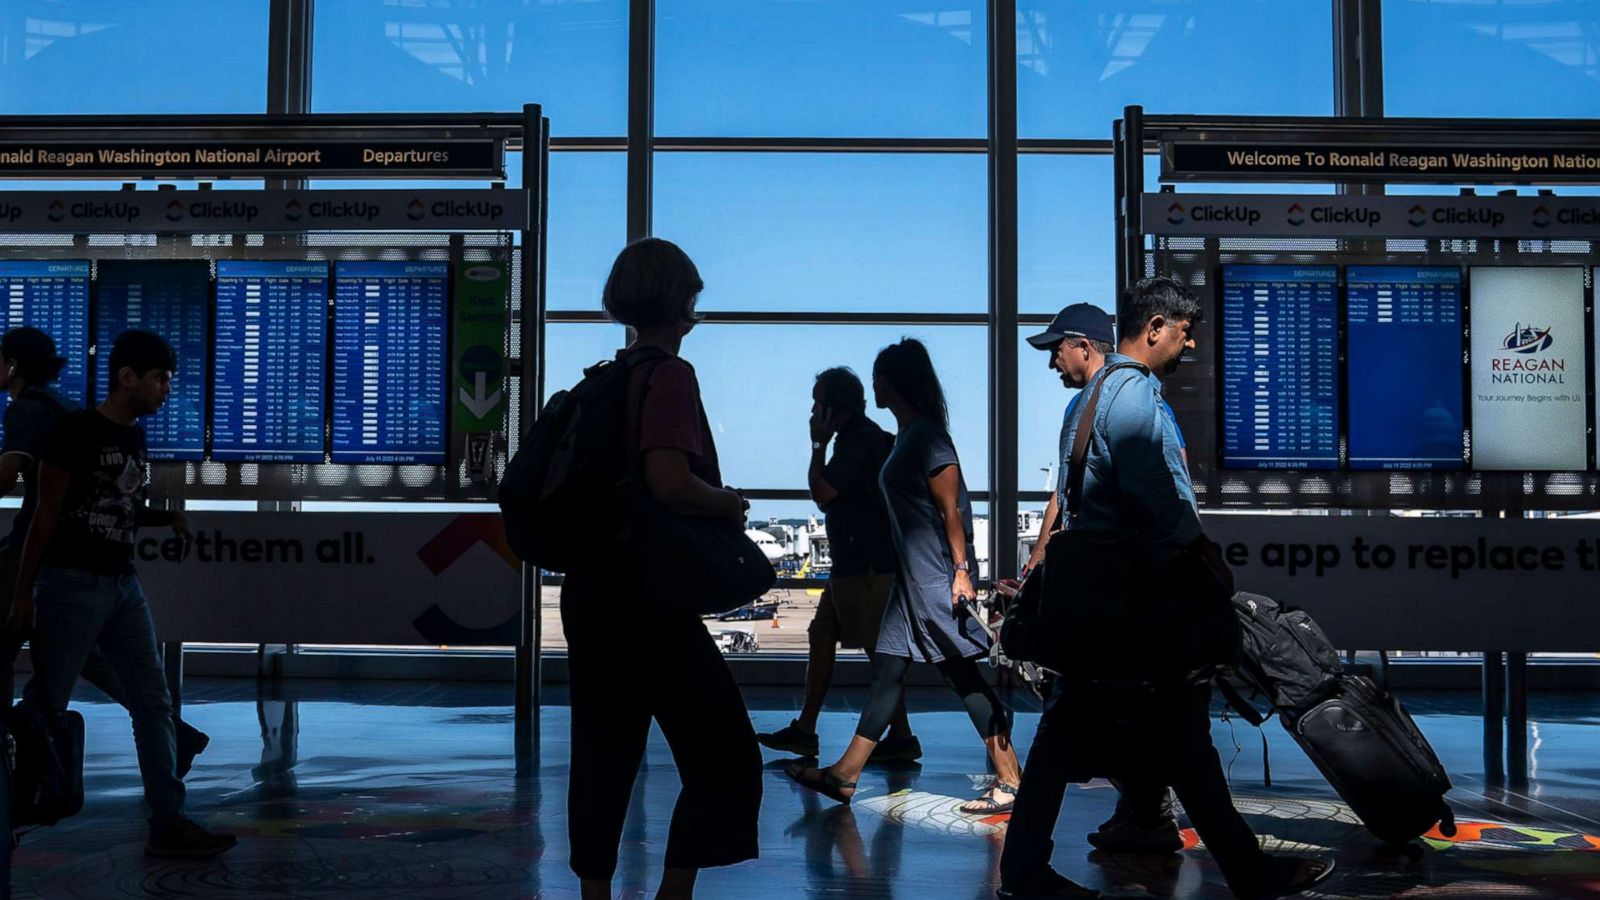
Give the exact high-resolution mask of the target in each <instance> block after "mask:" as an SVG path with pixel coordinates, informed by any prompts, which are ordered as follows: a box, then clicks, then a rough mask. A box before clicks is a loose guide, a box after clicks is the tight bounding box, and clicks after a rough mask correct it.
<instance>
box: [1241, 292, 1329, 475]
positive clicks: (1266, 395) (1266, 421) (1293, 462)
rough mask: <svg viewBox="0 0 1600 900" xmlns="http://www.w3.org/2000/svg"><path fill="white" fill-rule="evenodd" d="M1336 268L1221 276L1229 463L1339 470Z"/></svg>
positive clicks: (1247, 466) (1261, 466)
mask: <svg viewBox="0 0 1600 900" xmlns="http://www.w3.org/2000/svg"><path fill="white" fill-rule="evenodd" d="M1338 285H1339V270H1338V268H1337V267H1335V266H1293V265H1265V266H1254V265H1227V266H1223V267H1222V315H1221V320H1222V321H1221V326H1220V330H1221V333H1222V346H1221V352H1220V356H1221V363H1222V419H1223V421H1222V464H1223V466H1224V467H1226V468H1233V469H1333V468H1337V467H1338V465H1339V371H1338V365H1339V349H1338V337H1339V334H1338V332H1339V322H1338V309H1337V303H1336V295H1337V292H1338Z"/></svg>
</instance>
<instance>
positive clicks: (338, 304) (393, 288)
mask: <svg viewBox="0 0 1600 900" xmlns="http://www.w3.org/2000/svg"><path fill="white" fill-rule="evenodd" d="M449 274H450V267H449V264H447V263H429V262H341V263H337V264H336V265H335V267H334V300H333V311H334V315H333V461H334V462H336V463H426V464H434V465H439V464H443V463H444V462H445V445H446V441H447V432H448V427H447V422H446V413H445V376H446V374H447V371H446V370H447V368H448V362H447V354H448V351H449V345H448V341H447V337H448V335H447V334H446V331H447V328H446V317H447V314H448V309H447V307H448V302H447V299H446V298H447V283H448V279H449Z"/></svg>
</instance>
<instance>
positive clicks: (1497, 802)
mask: <svg viewBox="0 0 1600 900" xmlns="http://www.w3.org/2000/svg"><path fill="white" fill-rule="evenodd" d="M548 699H549V700H550V701H551V702H550V705H549V706H547V708H546V709H545V711H544V715H543V719H542V726H543V741H542V748H541V750H542V752H541V753H540V755H539V757H538V759H537V760H535V761H534V762H533V764H532V765H531V766H529V767H527V768H526V769H525V772H526V774H525V776H524V777H519V776H518V774H517V766H516V758H515V754H514V752H513V744H514V729H513V727H512V721H511V715H510V711H509V709H508V707H507V704H508V702H509V689H508V688H506V687H501V686H481V685H461V684H456V685H451V684H439V685H432V684H430V685H421V684H418V683H394V682H388V683H386V682H366V683H333V682H291V683H288V684H286V685H284V686H281V687H276V688H274V687H271V686H265V687H263V686H258V685H257V684H256V683H255V682H253V681H243V680H238V681H235V680H214V681H205V680H195V681H191V683H190V684H189V685H187V697H186V701H187V705H186V707H185V714H186V716H187V717H188V718H189V719H190V720H191V721H193V722H194V723H195V724H197V725H198V726H199V727H201V728H203V729H204V730H206V731H207V732H209V733H210V734H211V735H212V738H213V742H212V744H211V748H210V749H209V750H208V751H207V752H206V754H205V755H203V756H202V757H200V760H199V762H198V764H197V765H196V767H195V770H194V773H193V774H192V775H191V776H190V779H189V783H190V790H191V793H190V798H191V807H192V810H193V812H194V813H195V814H196V815H198V816H200V817H202V818H203V819H205V820H206V821H207V822H209V823H210V824H212V825H214V826H217V827H221V828H227V829H231V830H234V831H236V832H237V833H238V834H240V835H241V838H242V840H241V844H240V847H239V848H238V849H237V850H235V851H233V852H232V853H230V854H228V855H226V856H224V857H222V858H220V859H219V860H216V861H211V862H157V861H151V860H147V859H145V858H144V856H143V855H142V852H141V851H142V846H143V837H144V834H143V824H142V818H141V813H140V799H139V781H138V772H137V768H136V766H135V764H134V760H133V752H132V738H131V735H130V733H129V729H128V726H127V718H126V716H125V714H124V713H123V712H122V711H121V710H120V709H118V708H116V707H113V706H109V705H106V704H105V703H103V702H100V701H101V698H99V697H98V696H91V695H90V692H89V691H88V690H86V691H85V692H84V695H83V696H82V697H81V699H80V702H79V704H78V706H79V708H80V709H81V710H82V711H83V712H84V715H85V717H86V719H87V723H88V754H87V762H86V770H87V775H86V777H87V786H88V794H89V797H88V802H87V805H86V807H85V809H84V811H83V812H82V813H81V814H80V815H78V816H77V817H75V818H73V819H71V820H68V821H67V822H63V823H62V824H60V825H58V826H56V827H54V828H47V829H40V830H37V831H34V832H32V833H30V834H28V835H26V836H24V838H23V840H22V846H21V848H20V849H19V850H18V852H17V854H16V857H15V870H14V876H13V881H14V885H15V891H16V896H17V897H19V898H30V897H45V898H77V897H85V898H115V897H173V898H176V897H185V898H189V897H237V898H267V897H323V896H327V897H335V896H336V897H341V898H356V897H361V898H489V897H494V898H499V897H552V898H566V897H576V885H575V883H574V881H573V879H572V877H571V875H570V874H569V872H568V871H567V867H566V849H567V848H566V818H567V810H566V798H565V793H564V783H565V774H566V767H567V754H568V743H567V734H566V731H567V722H568V710H567V709H566V708H565V707H563V706H562V705H560V704H561V701H562V699H563V698H562V695H561V694H560V692H559V691H558V690H557V691H553V692H552V695H551V696H550V697H549V698H548ZM860 699H861V697H860V694H859V692H840V693H839V695H838V696H837V697H835V698H834V700H833V702H834V703H835V704H836V705H835V706H834V707H832V708H830V709H829V711H828V712H827V713H826V714H825V715H824V718H823V721H822V725H821V733H822V739H823V753H824V755H825V756H826V755H829V754H832V753H836V752H837V751H838V750H839V749H840V748H841V747H842V746H843V743H844V742H845V741H846V740H847V739H848V736H849V734H850V733H851V731H852V729H853V727H854V723H855V715H854V712H853V708H854V707H855V705H856V704H858V703H859V702H860ZM1406 699H1407V701H1408V703H1409V704H1410V706H1411V707H1412V709H1413V711H1414V712H1415V713H1417V716H1418V719H1419V721H1420V722H1421V724H1422V727H1423V729H1424V731H1426V732H1427V734H1428V736H1429V737H1430V738H1431V739H1432V741H1433V743H1434V745H1435V747H1436V748H1437V749H1438V751H1439V753H1440V755H1441V757H1443V759H1444V760H1445V763H1446V764H1447V765H1448V766H1449V767H1450V769H1451V772H1452V775H1453V777H1454V779H1455V782H1456V785H1457V788H1456V791H1455V792H1454V794H1453V795H1452V798H1451V799H1452V802H1453V803H1454V805H1455V807H1456V809H1457V814H1458V818H1459V820H1460V822H1461V826H1462V827H1461V831H1460V833H1459V834H1458V836H1457V837H1456V838H1455V839H1454V840H1443V839H1437V838H1435V839H1430V840H1427V841H1426V842H1424V843H1423V844H1422V845H1420V846H1419V847H1418V850H1417V852H1416V853H1415V854H1414V855H1393V854H1385V853H1383V852H1381V851H1380V850H1379V849H1378V848H1377V846H1376V845H1375V843H1374V842H1373V841H1372V840H1371V839H1369V838H1368V837H1367V835H1366V833H1365V832H1364V831H1363V830H1362V829H1361V827H1360V826H1359V824H1357V823H1356V821H1355V819H1354V818H1353V817H1352V816H1351V815H1350V814H1349V812H1348V811H1347V810H1345V809H1344V808H1343V807H1342V806H1341V805H1340V804H1339V803H1338V801H1337V799H1336V798H1335V797H1334V795H1333V793H1332V792H1331V791H1330V790H1329V789H1328V787H1327V785H1326V783H1325V782H1323V780H1322V779H1321V778H1320V777H1319V776H1318V775H1317V774H1316V772H1315V770H1313V769H1312V767H1311V766H1310V764H1309V763H1308V762H1307V761H1306V759H1305V757H1304V756H1303V755H1302V754H1301V753H1300V752H1299V751H1298V750H1297V749H1296V748H1295V747H1294V746H1293V745H1292V744H1291V743H1290V742H1289V741H1288V739H1287V736H1286V735H1285V734H1283V732H1282V731H1281V730H1280V729H1279V728H1278V726H1277V725H1276V724H1273V723H1269V724H1268V727H1267V732H1266V733H1267V735H1268V738H1269V740H1270V743H1271V750H1272V753H1271V768H1272V785H1271V786H1270V787H1267V786H1265V785H1264V784H1263V778H1262V750H1261V743H1260V738H1259V737H1258V735H1257V733H1256V732H1255V731H1254V730H1253V729H1251V728H1250V727H1249V726H1247V725H1244V724H1243V723H1234V724H1232V725H1230V724H1228V723H1224V722H1221V721H1218V722H1217V724H1216V728H1215V737H1216V741H1217V744H1218V747H1219V749H1221V751H1222V754H1223V759H1224V761H1225V762H1228V761H1230V760H1231V773H1232V779H1233V785H1234V791H1235V794H1236V801H1237V803H1238V805H1239V806H1240V807H1241V809H1243V810H1244V812H1245V813H1246V815H1247V817H1248V818H1249V820H1250V822H1251V823H1252V825H1253V826H1254V827H1255V828H1256V829H1257V831H1258V832H1259V833H1260V834H1261V835H1263V837H1264V839H1265V840H1266V841H1267V842H1268V843H1269V844H1271V845H1273V846H1276V847H1279V848H1283V849H1286V850H1289V851H1298V852H1311V851H1312V850H1315V849H1326V850H1328V851H1331V852H1334V853H1337V855H1338V857H1339V861H1340V869H1339V875H1338V877H1337V878H1336V879H1335V880H1333V881H1332V882H1330V883H1329V884H1328V885H1327V886H1326V888H1325V889H1324V890H1322V891H1321V892H1320V893H1319V894H1317V896H1322V897H1360V898H1367V897H1405V898H1424V897H1427V898H1432V897H1528V898H1532V897H1585V896H1596V897H1600V763H1597V761H1596V760H1597V758H1600V756H1597V753H1596V751H1597V749H1600V716H1596V715H1594V714H1593V711H1594V710H1595V709H1596V706H1597V705H1596V703H1595V701H1596V699H1597V698H1596V697H1595V696H1594V695H1584V694H1545V695H1535V697H1534V699H1533V703H1532V713H1533V722H1534V724H1533V726H1532V732H1531V734H1530V740H1529V746H1530V752H1531V754H1532V768H1531V771H1530V775H1531V778H1530V781H1529V784H1528V785H1527V787H1525V788H1519V789H1517V790H1504V789H1500V788H1495V787H1491V786H1488V785H1486V784H1485V781H1484V778H1483V762H1482V752H1481V747H1480V724H1479V719H1478V717H1477V710H1478V699H1477V697H1476V696H1475V695H1473V694H1417V695H1408V696H1407V697H1406ZM749 700H750V704H751V708H752V713H751V714H752V717H753V719H754V721H755V724H756V726H757V728H758V729H760V730H768V729H772V728H777V727H780V726H782V725H783V724H785V723H786V722H787V721H788V719H789V717H790V715H791V714H792V713H791V711H792V709H793V705H794V703H795V702H796V700H797V697H796V696H795V693H794V692H791V691H777V692H774V691H752V692H751V693H750V695H749ZM1030 706H1031V704H1027V703H1022V702H1020V701H1019V703H1018V708H1019V713H1018V723H1017V739H1018V742H1019V745H1020V746H1021V747H1023V748H1026V747H1027V745H1028V743H1029V741H1030V739H1031V736H1032V733H1033V729H1034V726H1035V724H1036V721H1037V714H1036V707H1033V708H1032V709H1030V708H1029V707H1030ZM913 724H914V725H915V727H916V728H917V730H918V731H919V732H920V733H921V736H922V741H923V744H924V746H925V747H926V748H927V750H928V753H927V756H926V757H925V758H924V759H923V760H922V762H921V763H920V764H918V765H912V766H901V767H897V768H892V769H872V770H869V771H868V773H867V775H866V777H864V778H863V780H862V784H863V788H864V790H863V792H862V793H861V794H860V795H858V799H857V800H856V802H855V804H854V805H853V806H852V807H849V808H841V807H837V806H835V805H833V804H831V803H829V802H827V801H825V800H819V799H818V798H816V797H814V796H812V795H810V794H807V793H805V792H802V791H799V790H797V789H795V788H793V787H791V786H790V785H789V784H788V783H787V782H786V781H785V780H784V778H783V777H782V775H781V773H780V772H779V768H778V764H779V762H780V758H779V756H778V755H776V754H770V753H769V754H768V755H767V758H768V761H769V762H770V763H772V765H771V766H769V777H768V780H767V783H766V800H765V804H764V808H763V813H762V819H761V829H762V833H761V843H762V858H761V859H760V860H759V861H757V862H753V863H748V864H746V865H743V866H738V867H734V868H730V869H722V870H716V871H711V872H707V873H706V874H705V875H704V876H703V878H702V879H701V891H700V894H699V896H701V897H706V898H755V897H811V896H814V897H824V896H825V897H846V898H891V897H899V898H913V900H931V898H946V897H951V898H963V900H966V898H972V900H977V898H986V897H992V896H993V890H994V887H995V886H996V875H995V866H996V863H997V861H998V858H999V852H1000V848H1001V846H1002V841H1003V840H1004V835H1005V827H1006V822H1005V820H1004V818H1003V817H1000V818H995V819H975V818H972V817H967V816H962V815H960V814H958V813H956V812H954V810H953V807H954V806H955V805H956V804H957V803H958V802H959V801H961V800H964V799H965V798H967V797H969V796H972V795H973V794H974V792H975V790H976V789H977V788H978V787H979V786H981V784H982V783H983V781H984V779H985V774H984V770H985V765H984V760H983V757H982V754H981V752H980V747H979V745H978V743H977V741H976V740H975V739H974V737H973V735H972V732H971V730H970V725H969V724H968V723H967V721H966V717H965V716H964V715H963V714H962V713H960V712H958V711H956V710H955V709H954V708H953V706H951V705H950V704H949V702H947V700H946V697H945V695H944V694H943V693H942V692H941V691H939V690H936V689H927V690H918V691H916V692H914V696H913ZM1236 745H1237V746H1238V747H1239V749H1238V751H1237V752H1235V749H1234V748H1235V746H1236ZM636 786H637V791H636V795H635V797H636V800H635V807H634V810H633V814H632V816H631V818H630V821H629V823H628V826H627V830H626V835H625V839H624V845H623V847H622V868H621V871H620V872H619V875H618V879H617V885H616V887H617V895H618V896H619V897H639V896H649V891H648V889H649V887H650V886H652V885H653V884H654V882H655V880H656V879H657V878H658V877H659V874H660V865H661V855H662V851H663V846H662V844H663V841H664V837H665V823H666V818H667V815H668V813H669V811H670V809H671V806H672V801H673V798H674V795H675V793H676V790H677V781H676V777H675V775H674V774H673V768H672V761H671V757H670V754H669V753H668V751H667V748H666V746H665V744H664V743H662V742H661V741H660V740H659V737H658V738H657V740H655V741H654V742H653V743H652V745H651V748H650V753H649V759H648V765H647V767H646V770H645V771H644V773H643V774H642V776H641V777H640V779H639V780H638V782H637V785H636ZM1067 799H1068V807H1067V812H1066V814H1065V815H1064V816H1063V819H1062V822H1061V824H1060V828H1059V830H1058V832H1057V842H1058V851H1057V858H1056V864H1057V866H1058V868H1060V869H1062V870H1063V871H1065V872H1066V873H1068V874H1070V875H1071V876H1073V877H1074V878H1077V879H1079V880H1082V881H1085V882H1088V883H1091V884H1093V885H1095V886H1097V887H1099V888H1101V889H1103V890H1106V891H1107V892H1108V893H1112V894H1115V895H1117V896H1127V897H1182V898H1190V897H1226V896H1228V892H1227V890H1226V888H1225V887H1224V886H1223V885H1222V883H1221V881H1220V879H1219V876H1218V873H1217V872H1216V870H1215V868H1214V866H1212V865H1211V863H1210V861H1209V859H1208V858H1207V856H1206V854H1205V851H1204V849H1203V848H1200V847H1195V848H1193V849H1190V850H1189V851H1187V852H1186V853H1185V854H1184V855H1183V856H1182V857H1181V858H1172V859H1170V860H1151V859H1137V858H1100V857H1098V856H1091V855H1090V854H1089V852H1088V851H1089V848H1088V846H1087V845H1086V844H1085V843H1084V841H1083V835H1084V833H1085V832H1086V831H1087V830H1088V829H1090V828H1092V827H1093V825H1094V824H1095V823H1096V822H1098V821H1099V820H1100V819H1101V818H1103V817H1104V816H1105V815H1106V814H1107V813H1108V811H1109V809H1110V806H1111V803H1112V792H1111V791H1110V790H1109V789H1108V788H1107V787H1106V786H1105V785H1099V784H1090V785H1085V786H1082V787H1081V788H1075V789H1074V790H1073V791H1071V792H1070V793H1069V794H1068V798H1067Z"/></svg>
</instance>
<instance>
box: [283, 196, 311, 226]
mask: <svg viewBox="0 0 1600 900" xmlns="http://www.w3.org/2000/svg"><path fill="white" fill-rule="evenodd" d="M305 214H306V208H305V204H303V203H301V202H300V201H299V200H295V199H293V198H291V199H290V200H289V202H288V203H285V204H284V205H283V217H284V218H285V219H288V220H289V221H291V222H298V221H300V219H301V218H302V217H303V216H304V215H305Z"/></svg>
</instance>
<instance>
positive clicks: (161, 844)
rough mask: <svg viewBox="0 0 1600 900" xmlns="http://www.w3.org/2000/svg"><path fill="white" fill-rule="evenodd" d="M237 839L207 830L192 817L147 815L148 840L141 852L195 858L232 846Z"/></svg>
mask: <svg viewBox="0 0 1600 900" xmlns="http://www.w3.org/2000/svg"><path fill="white" fill-rule="evenodd" d="M237 843H239V839H238V838H237V837H235V836H234V835H231V834H225V833H223V832H220V831H207V830H205V828H203V827H201V825H200V823H198V822H196V821H194V820H192V819H182V818H180V819H176V820H174V821H171V822H157V821H156V820H154V819H151V820H150V841H149V843H147V844H145V845H144V853H145V855H146V856H155V857H161V858H164V859H166V858H174V857H187V858H190V859H199V858H203V857H207V856H216V855H217V854H218V853H224V852H226V851H228V850H232V849H233V847H234V845H235V844H237Z"/></svg>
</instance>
